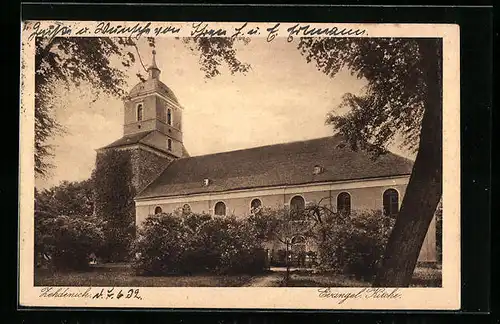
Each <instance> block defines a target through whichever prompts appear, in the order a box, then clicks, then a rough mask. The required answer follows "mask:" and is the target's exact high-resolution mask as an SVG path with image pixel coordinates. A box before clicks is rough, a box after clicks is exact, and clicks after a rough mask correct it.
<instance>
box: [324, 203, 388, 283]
mask: <svg viewBox="0 0 500 324" xmlns="http://www.w3.org/2000/svg"><path fill="white" fill-rule="evenodd" d="M393 225H394V220H393V219H392V218H388V217H384V216H383V215H382V213H381V212H379V211H362V212H355V213H353V214H352V215H351V217H350V218H349V219H347V220H346V221H345V222H342V223H338V224H334V225H332V226H331V228H330V231H329V234H328V236H327V239H326V240H325V241H323V242H321V244H320V246H319V250H320V255H321V265H322V267H324V268H329V269H333V270H337V271H340V272H343V273H345V274H350V275H354V276H355V277H357V278H358V279H365V280H371V279H372V278H373V276H374V275H375V274H376V272H377V269H378V267H379V266H380V262H381V260H382V257H383V253H384V250H385V245H386V244H387V240H388V238H389V235H390V232H391V230H392V227H393Z"/></svg>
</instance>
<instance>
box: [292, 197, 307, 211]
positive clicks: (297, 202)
mask: <svg viewBox="0 0 500 324" xmlns="http://www.w3.org/2000/svg"><path fill="white" fill-rule="evenodd" d="M305 208H306V202H305V200H304V198H302V197H301V196H295V197H293V198H292V200H290V209H291V210H304V209H305Z"/></svg>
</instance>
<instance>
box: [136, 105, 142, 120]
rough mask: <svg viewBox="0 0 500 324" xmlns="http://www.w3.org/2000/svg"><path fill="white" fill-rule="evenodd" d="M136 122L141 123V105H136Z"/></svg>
mask: <svg viewBox="0 0 500 324" xmlns="http://www.w3.org/2000/svg"><path fill="white" fill-rule="evenodd" d="M137 121H142V104H138V105H137Z"/></svg>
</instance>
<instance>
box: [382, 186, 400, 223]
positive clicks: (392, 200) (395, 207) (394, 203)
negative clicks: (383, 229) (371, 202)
mask: <svg viewBox="0 0 500 324" xmlns="http://www.w3.org/2000/svg"><path fill="white" fill-rule="evenodd" d="M383 200H384V215H385V216H390V217H396V216H397V215H398V212H399V194H398V192H397V191H396V190H395V189H387V190H386V191H384V197H383Z"/></svg>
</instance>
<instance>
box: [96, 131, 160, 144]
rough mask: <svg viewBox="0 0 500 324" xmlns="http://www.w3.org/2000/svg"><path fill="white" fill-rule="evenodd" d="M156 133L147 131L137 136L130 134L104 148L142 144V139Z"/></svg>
mask: <svg viewBox="0 0 500 324" xmlns="http://www.w3.org/2000/svg"><path fill="white" fill-rule="evenodd" d="M152 132H154V131H145V132H140V133H136V134H130V135H125V136H123V137H122V138H120V139H118V140H116V141H114V142H113V143H111V144H108V145H106V146H104V147H102V148H112V147H120V146H125V145H133V144H138V143H140V142H141V140H142V139H144V138H145V137H146V136H148V135H149V134H151V133H152Z"/></svg>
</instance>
